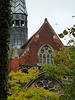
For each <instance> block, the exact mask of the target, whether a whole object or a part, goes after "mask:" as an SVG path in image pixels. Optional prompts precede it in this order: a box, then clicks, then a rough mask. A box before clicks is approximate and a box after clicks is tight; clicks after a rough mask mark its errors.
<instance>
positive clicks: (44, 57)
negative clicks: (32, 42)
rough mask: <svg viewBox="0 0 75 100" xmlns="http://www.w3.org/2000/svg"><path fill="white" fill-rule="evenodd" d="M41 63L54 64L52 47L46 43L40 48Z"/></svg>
mask: <svg viewBox="0 0 75 100" xmlns="http://www.w3.org/2000/svg"><path fill="white" fill-rule="evenodd" d="M38 55H39V63H40V64H45V63H48V64H53V60H52V59H53V58H52V49H51V48H50V47H49V46H48V45H45V46H43V47H42V48H41V49H40V50H39V54H38Z"/></svg>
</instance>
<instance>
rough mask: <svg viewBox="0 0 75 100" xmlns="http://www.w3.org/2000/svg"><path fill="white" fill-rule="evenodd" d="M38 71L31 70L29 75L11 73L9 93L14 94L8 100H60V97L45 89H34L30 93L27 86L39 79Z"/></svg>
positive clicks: (19, 72)
mask: <svg viewBox="0 0 75 100" xmlns="http://www.w3.org/2000/svg"><path fill="white" fill-rule="evenodd" d="M38 74H39V72H38V70H37V69H35V70H34V69H29V71H28V74H25V73H22V72H21V71H18V72H16V73H15V72H11V73H10V74H9V83H10V89H9V91H10V92H11V93H12V95H11V96H9V97H8V100H44V99H45V100H58V99H59V96H57V95H55V93H53V92H49V91H47V90H45V89H43V88H34V90H32V91H30V90H29V89H28V88H27V87H26V84H27V83H28V82H29V81H30V80H34V79H36V78H37V77H38Z"/></svg>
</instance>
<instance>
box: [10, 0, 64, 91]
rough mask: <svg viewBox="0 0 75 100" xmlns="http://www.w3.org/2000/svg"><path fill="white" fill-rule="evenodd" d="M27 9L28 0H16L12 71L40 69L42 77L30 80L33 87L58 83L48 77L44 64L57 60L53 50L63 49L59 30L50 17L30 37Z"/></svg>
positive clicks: (12, 27)
mask: <svg viewBox="0 0 75 100" xmlns="http://www.w3.org/2000/svg"><path fill="white" fill-rule="evenodd" d="M27 16H28V14H27V9H26V3H25V0H13V1H12V17H13V21H12V26H11V28H10V45H9V47H10V50H9V71H10V72H11V71H14V72H16V71H18V70H22V71H23V72H25V73H27V71H28V69H30V68H37V69H39V70H40V73H39V78H38V79H35V80H34V82H32V81H31V82H30V83H28V87H30V86H31V89H33V88H34V87H37V86H38V87H42V86H44V85H43V84H45V83H46V84H45V85H46V86H44V88H45V89H46V90H47V89H50V91H53V90H52V89H53V88H54V87H55V86H58V82H57V80H52V79H45V78H44V72H43V71H42V70H41V66H40V64H45V63H48V64H53V63H54V62H53V60H52V51H54V50H57V51H58V50H59V48H60V47H63V43H62V42H61V41H60V39H59V37H58V36H57V34H56V33H55V31H54V29H53V28H52V26H51V25H50V23H49V22H48V20H47V18H45V19H44V22H43V24H42V25H41V26H39V30H37V32H36V33H34V34H33V36H32V37H31V38H30V39H28V27H27V24H28V23H27V22H28V21H27Z"/></svg>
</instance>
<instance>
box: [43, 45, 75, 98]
mask: <svg viewBox="0 0 75 100" xmlns="http://www.w3.org/2000/svg"><path fill="white" fill-rule="evenodd" d="M71 48H72V47H71ZM53 58H54V59H53V60H54V63H55V64H54V65H47V64H46V65H44V66H43V70H44V71H45V76H46V77H48V76H51V77H52V78H53V79H57V80H58V81H60V82H59V83H60V85H62V87H61V91H62V93H63V95H60V100H74V99H75V89H74V87H75V52H73V51H71V50H70V49H69V48H65V47H64V48H61V49H60V51H55V52H54V55H53ZM58 91H59V90H58Z"/></svg>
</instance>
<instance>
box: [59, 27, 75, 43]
mask: <svg viewBox="0 0 75 100" xmlns="http://www.w3.org/2000/svg"><path fill="white" fill-rule="evenodd" d="M65 35H69V37H70V39H69V41H68V44H71V43H72V45H75V25H73V27H71V28H68V29H67V30H64V31H63V33H60V34H59V37H60V38H64V36H65Z"/></svg>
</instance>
